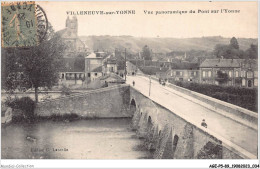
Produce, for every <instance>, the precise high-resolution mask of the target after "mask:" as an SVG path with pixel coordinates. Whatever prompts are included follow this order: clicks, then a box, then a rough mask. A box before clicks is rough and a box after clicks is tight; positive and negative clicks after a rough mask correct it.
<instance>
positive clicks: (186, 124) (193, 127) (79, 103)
mask: <svg viewBox="0 0 260 169" xmlns="http://www.w3.org/2000/svg"><path fill="white" fill-rule="evenodd" d="M184 106H185V105H184ZM71 113H74V114H77V115H79V116H81V117H86V118H88V117H95V118H121V117H131V118H132V126H131V127H132V129H133V130H135V131H136V134H137V136H138V137H139V138H140V139H143V142H144V146H145V147H146V148H147V149H148V150H150V151H152V152H153V158H155V159H241V158H245V159H257V154H256V155H255V154H253V153H251V152H248V151H247V150H245V149H244V148H242V147H240V146H238V145H236V144H234V143H233V142H232V140H227V139H226V138H224V137H222V136H221V135H219V134H217V133H214V132H212V131H210V130H209V129H206V128H204V127H202V126H200V125H197V124H194V123H192V122H191V121H189V120H188V119H185V117H181V116H180V115H178V113H176V112H173V111H170V110H169V109H167V108H165V107H163V106H162V105H160V104H158V103H156V102H154V101H153V100H151V99H150V98H149V97H147V96H145V95H144V94H142V93H141V92H139V91H138V90H136V89H135V88H133V87H131V86H129V85H127V84H125V85H118V86H112V87H107V88H103V89H98V90H94V91H88V92H84V93H81V94H76V95H71V96H66V97H62V98H58V99H53V100H49V101H45V102H41V103H38V105H37V107H36V110H35V114H36V115H38V116H51V115H53V114H57V115H64V114H71Z"/></svg>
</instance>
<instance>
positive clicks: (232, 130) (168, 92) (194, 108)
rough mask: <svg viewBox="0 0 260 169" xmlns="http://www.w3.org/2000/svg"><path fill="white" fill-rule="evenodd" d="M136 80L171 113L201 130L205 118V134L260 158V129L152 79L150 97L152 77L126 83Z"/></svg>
mask: <svg viewBox="0 0 260 169" xmlns="http://www.w3.org/2000/svg"><path fill="white" fill-rule="evenodd" d="M133 80H134V81H135V86H134V88H135V89H137V90H138V91H139V92H141V93H142V94H144V95H145V96H147V97H149V98H150V99H151V100H153V101H155V102H156V103H158V104H160V105H162V106H164V107H165V108H167V109H169V110H171V111H172V112H174V113H175V114H177V115H179V116H180V117H182V118H184V119H185V120H187V121H189V122H192V123H193V124H195V125H196V126H200V127H201V122H202V119H205V120H206V123H207V125H208V128H207V129H206V128H205V131H212V132H213V133H217V135H219V136H221V138H224V139H225V140H227V142H229V143H231V145H232V146H231V147H233V146H234V145H235V147H238V148H237V149H240V148H242V149H241V150H240V151H245V152H244V153H245V154H250V155H249V156H250V157H252V158H257V152H258V142H257V140H258V131H257V130H255V129H253V128H250V127H248V126H246V125H243V124H242V123H239V122H237V121H234V120H232V119H231V118H227V117H226V116H223V115H221V114H219V113H217V112H215V111H213V110H210V109H208V108H206V107H204V106H202V105H200V104H198V102H197V101H196V102H193V101H192V100H194V99H195V98H189V99H187V98H188V97H190V96H187V95H185V94H182V93H181V92H178V91H175V90H174V89H172V88H170V87H167V86H162V85H160V84H159V82H158V81H155V80H151V93H150V96H149V78H147V77H144V76H127V81H126V83H128V84H130V85H131V86H133V85H132V82H133ZM183 95H185V97H183ZM248 152H249V153H248Z"/></svg>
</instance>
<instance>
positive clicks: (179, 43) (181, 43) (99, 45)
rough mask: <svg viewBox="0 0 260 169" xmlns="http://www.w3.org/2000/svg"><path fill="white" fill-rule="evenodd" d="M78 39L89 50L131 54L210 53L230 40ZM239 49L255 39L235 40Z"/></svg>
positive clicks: (246, 47)
mask: <svg viewBox="0 0 260 169" xmlns="http://www.w3.org/2000/svg"><path fill="white" fill-rule="evenodd" d="M80 39H81V40H82V41H84V42H85V44H87V45H88V46H89V48H90V49H91V50H97V49H99V50H106V51H114V50H115V48H119V49H120V48H121V49H123V48H127V49H128V50H130V51H131V52H134V53H136V52H139V51H141V50H142V47H143V46H144V45H148V46H149V47H150V48H151V49H152V50H153V52H156V53H168V52H171V51H188V50H204V51H212V50H213V49H214V47H215V45H216V44H229V41H230V38H224V37H221V36H213V37H201V38H141V37H132V36H109V35H107V36H81V37H80ZM237 40H238V43H239V46H240V49H242V50H246V49H248V48H249V47H250V45H251V44H257V39H252V38H237Z"/></svg>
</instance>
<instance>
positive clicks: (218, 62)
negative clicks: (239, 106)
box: [200, 59, 240, 86]
mask: <svg viewBox="0 0 260 169" xmlns="http://www.w3.org/2000/svg"><path fill="white" fill-rule="evenodd" d="M236 72H240V64H239V62H238V60H236V59H206V60H204V61H203V62H202V63H201V64H200V82H201V83H207V84H216V85H219V84H221V85H228V86H234V85H235V83H236V81H235V78H236V77H235V75H236Z"/></svg>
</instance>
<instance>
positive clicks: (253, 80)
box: [235, 59, 258, 87]
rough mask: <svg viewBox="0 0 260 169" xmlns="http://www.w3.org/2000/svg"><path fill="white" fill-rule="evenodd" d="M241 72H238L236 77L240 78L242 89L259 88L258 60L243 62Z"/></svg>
mask: <svg viewBox="0 0 260 169" xmlns="http://www.w3.org/2000/svg"><path fill="white" fill-rule="evenodd" d="M240 64H241V72H240V74H239V72H236V75H235V76H236V77H238V78H239V80H240V79H241V80H240V82H241V86H242V87H257V86H258V66H257V60H254V59H252V60H241V62H240Z"/></svg>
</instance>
